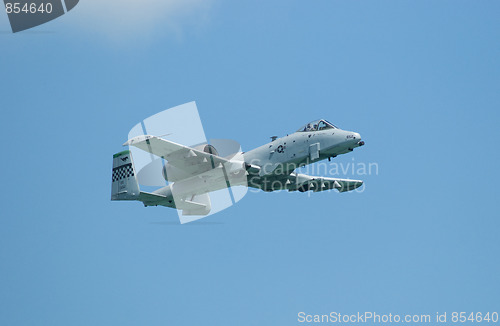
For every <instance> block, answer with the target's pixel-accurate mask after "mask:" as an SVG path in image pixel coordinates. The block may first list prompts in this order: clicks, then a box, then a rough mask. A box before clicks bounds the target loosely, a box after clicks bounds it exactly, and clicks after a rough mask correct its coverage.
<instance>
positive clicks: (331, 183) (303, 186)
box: [288, 173, 363, 192]
mask: <svg viewBox="0 0 500 326" xmlns="http://www.w3.org/2000/svg"><path fill="white" fill-rule="evenodd" d="M290 176H291V177H292V180H293V179H295V180H293V181H295V182H292V183H291V184H289V185H288V189H289V190H291V191H294V190H298V191H301V192H303V191H308V190H311V191H314V192H318V191H323V190H330V189H337V190H338V191H339V192H346V191H351V190H354V189H356V188H359V187H361V186H362V185H363V181H361V180H350V179H338V178H327V177H315V176H310V175H306V174H294V173H292V174H291V175H290ZM293 177H295V178H293Z"/></svg>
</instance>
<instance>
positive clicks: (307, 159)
mask: <svg viewBox="0 0 500 326" xmlns="http://www.w3.org/2000/svg"><path fill="white" fill-rule="evenodd" d="M127 145H128V146H135V147H137V148H139V149H141V150H144V151H146V152H149V153H151V154H153V155H155V156H157V157H158V158H162V159H163V160H164V161H166V163H165V164H164V165H163V171H162V172H163V177H164V178H165V179H166V180H167V181H168V182H169V184H168V185H167V186H165V187H162V188H160V189H157V190H155V191H153V192H145V191H141V190H140V189H139V183H138V180H137V173H136V170H135V167H134V162H133V159H132V153H131V152H130V151H128V150H126V151H123V152H120V153H117V154H115V155H113V177H112V193H111V200H137V201H141V202H143V203H144V206H158V205H160V206H166V207H172V208H177V209H179V210H182V215H207V214H209V213H210V210H211V203H210V196H209V193H210V192H213V191H217V190H220V189H224V188H227V187H229V186H238V185H243V186H248V187H253V188H259V189H262V190H264V191H275V190H285V189H286V190H288V191H300V192H304V191H308V190H311V191H314V192H317V191H323V190H330V189H337V190H338V191H339V192H345V191H350V190H354V189H356V188H358V187H360V186H361V185H362V184H363V181H360V180H348V179H338V178H328V177H318V176H310V175H305V174H300V173H296V172H294V170H295V169H296V168H297V167H301V166H305V165H307V164H311V163H314V162H318V161H320V160H324V159H328V160H330V158H333V157H336V156H337V155H340V154H345V153H348V152H350V151H353V149H354V148H356V147H360V146H363V145H364V141H362V140H361V136H360V135H359V133H356V132H352V131H345V130H342V129H340V128H338V127H336V126H335V125H333V124H331V123H330V122H328V121H327V120H317V121H313V122H310V123H308V124H306V125H305V126H303V127H301V128H300V129H299V130H297V131H296V132H295V133H293V134H290V135H287V136H286V137H282V138H277V137H272V141H271V142H270V143H267V144H265V145H262V146H260V147H257V148H255V149H253V150H251V151H248V152H239V153H235V154H233V155H230V156H229V157H221V156H219V155H218V153H217V149H216V148H215V147H214V146H212V145H208V144H202V145H199V146H194V147H188V146H184V145H181V144H177V143H174V142H171V141H169V140H166V139H163V138H160V137H158V136H152V135H141V136H137V137H134V138H132V139H130V140H128V141H127V142H126V143H125V144H124V146H127Z"/></svg>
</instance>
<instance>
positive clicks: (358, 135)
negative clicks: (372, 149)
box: [354, 132, 365, 146]
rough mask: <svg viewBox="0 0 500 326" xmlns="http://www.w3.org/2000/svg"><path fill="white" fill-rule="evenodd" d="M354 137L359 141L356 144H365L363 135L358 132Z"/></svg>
mask: <svg viewBox="0 0 500 326" xmlns="http://www.w3.org/2000/svg"><path fill="white" fill-rule="evenodd" d="M354 139H355V140H357V141H358V142H357V143H356V145H358V146H363V145H364V144H365V142H364V141H363V140H361V135H360V134H359V133H357V132H355V133H354Z"/></svg>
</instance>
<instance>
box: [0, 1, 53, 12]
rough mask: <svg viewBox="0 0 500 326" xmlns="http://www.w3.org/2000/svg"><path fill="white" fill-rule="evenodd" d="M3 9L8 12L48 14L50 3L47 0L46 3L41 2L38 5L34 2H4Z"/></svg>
mask: <svg viewBox="0 0 500 326" xmlns="http://www.w3.org/2000/svg"><path fill="white" fill-rule="evenodd" d="M5 11H6V12H7V13H8V14H19V13H22V12H23V13H26V14H36V13H40V14H43V13H47V14H50V13H51V12H52V3H50V2H47V3H43V2H42V3H41V4H40V5H37V4H36V3H33V2H32V3H25V4H24V5H23V4H22V3H19V2H7V3H6V4H5Z"/></svg>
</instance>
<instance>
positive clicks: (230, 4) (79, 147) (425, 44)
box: [0, 0, 500, 326]
mask: <svg viewBox="0 0 500 326" xmlns="http://www.w3.org/2000/svg"><path fill="white" fill-rule="evenodd" d="M146 3H147V4H148V5H149V8H134V9H133V10H137V12H139V11H140V12H141V13H142V16H141V17H139V18H137V19H134V20H131V23H130V24H128V23H127V20H126V19H122V20H123V21H121V22H120V19H119V17H118V18H117V17H114V18H113V19H110V20H109V22H108V21H107V20H106V19H104V18H103V17H106V16H107V15H108V16H110V17H111V16H113V15H114V14H113V12H112V11H107V12H106V13H104V14H102V13H101V16H100V18H99V20H98V19H97V18H96V19H95V20H94V17H93V16H92V13H95V15H96V17H97V12H98V9H97V8H99V2H97V1H91V0H88V1H84V0H82V2H81V3H80V5H78V6H77V7H76V8H75V9H73V11H72V12H70V13H68V14H66V15H64V16H63V17H61V18H59V19H57V20H55V21H53V22H50V23H48V24H45V25H43V26H40V27H37V28H35V29H32V30H29V31H26V32H22V33H18V34H12V33H10V27H9V25H8V21H7V17H6V15H5V14H0V46H1V49H2V58H3V60H2V62H1V63H0V73H1V75H0V76H1V78H0V92H1V93H0V94H1V102H0V103H1V106H0V107H1V110H2V111H1V113H2V115H1V117H2V120H1V121H2V127H1V128H0V135H1V139H2V145H3V151H2V159H1V160H0V162H1V163H0V167H1V169H2V171H3V177H2V183H1V185H2V190H1V196H0V198H1V199H0V203H1V207H2V213H1V214H0V325H9V326H10V325H53V326H56V325H57V326H58V325H61V326H67V325H82V326H83V325H85V326H87V325H122V326H126V325H176V326H177V325H298V324H299V323H298V322H297V313H298V312H300V311H304V312H307V313H312V314H317V313H329V312H330V311H338V312H342V313H354V312H357V311H376V312H379V313H393V314H394V313H399V314H404V313H429V314H435V312H436V311H440V312H444V311H448V312H452V311H494V310H497V311H498V310H500V307H499V306H498V303H499V302H500V279H499V277H498V275H500V263H499V259H498V257H499V252H500V237H499V231H500V221H499V219H500V216H499V215H500V214H499V213H498V208H499V192H498V187H497V184H498V181H499V172H498V162H499V159H500V155H499V151H498V146H499V145H498V144H499V143H500V137H499V126H498V125H499V123H500V113H499V112H500V110H499V109H500V19H499V14H500V4H499V2H498V1H331V0H325V1H320V0H316V1H288V0H287V1H228V0H226V1H222V0H221V1H216V0H214V1H209V2H207V3H204V4H199V3H198V2H196V1H192V3H191V4H190V5H189V6H187V8H180V9H179V8H176V9H175V10H176V13H175V14H169V13H167V12H166V11H168V10H170V9H169V8H162V10H163V11H157V10H155V7H154V6H155V5H158V3H157V2H156V1H150V2H146ZM137 6H140V4H139V3H137ZM129 7H130V5H129ZM172 10H174V9H172ZM163 13H164V14H165V16H163ZM149 14H151V15H154V16H155V18H154V19H151V20H148V15H149ZM134 17H135V16H134ZM146 22H147V24H146ZM106 24H109V25H108V26H107V25H106ZM117 24H118V25H117ZM119 24H122V25H119ZM192 100H195V101H196V102H197V105H198V109H199V112H200V116H201V118H202V120H203V123H204V127H205V132H206V134H207V136H208V137H210V138H232V139H235V140H238V141H239V142H240V143H241V144H242V146H243V149H244V150H248V149H251V148H254V147H257V146H259V145H261V144H263V143H265V142H267V141H268V140H269V138H268V137H270V136H273V135H279V136H282V135H285V134H286V133H290V132H293V131H294V130H296V129H297V128H298V127H299V126H301V125H303V124H304V123H306V122H308V121H310V120H313V119H318V118H326V119H328V120H330V121H332V122H333V123H335V124H337V125H339V126H340V127H342V128H344V129H347V130H354V131H357V132H359V133H361V135H362V136H363V138H364V140H365V141H366V146H364V147H363V148H360V149H358V150H356V151H355V152H354V153H351V154H347V155H344V156H341V157H338V158H337V159H336V160H338V162H344V163H347V162H351V161H352V159H353V158H354V159H355V161H356V162H376V163H377V164H378V165H379V174H378V175H371V176H366V177H363V179H364V180H365V182H366V189H365V191H364V192H363V193H347V194H338V193H337V192H325V193H317V194H314V195H313V196H310V197H308V196H307V195H305V194H301V193H286V192H279V193H263V192H261V193H257V194H255V193H250V194H248V195H247V196H246V197H245V198H244V199H243V200H242V201H240V202H239V203H238V204H236V205H235V206H233V207H231V208H230V209H227V210H225V211H223V212H221V213H219V214H217V215H214V216H211V217H209V218H206V219H204V220H202V221H201V223H192V224H188V225H178V217H177V214H176V212H175V211H173V210H170V209H167V208H144V207H142V205H141V204H140V203H120V202H111V201H110V200H109V198H110V182H111V164H112V154H113V153H115V152H117V151H120V150H122V147H121V144H122V143H123V142H125V141H126V138H127V133H128V131H129V129H130V128H131V127H132V126H134V125H135V124H136V123H137V122H139V121H141V120H142V119H144V118H146V117H148V116H150V115H152V114H155V113H157V112H159V111H162V110H164V109H166V108H169V107H172V106H175V105H178V104H182V103H185V102H189V101H192Z"/></svg>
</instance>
